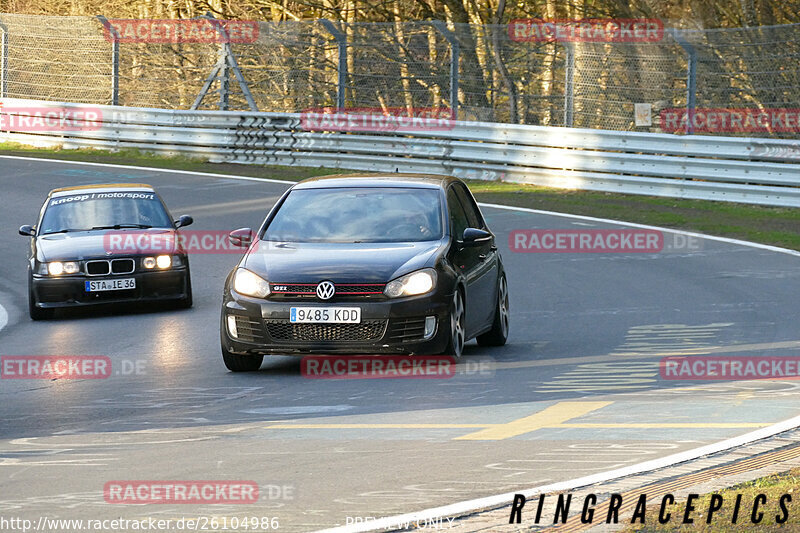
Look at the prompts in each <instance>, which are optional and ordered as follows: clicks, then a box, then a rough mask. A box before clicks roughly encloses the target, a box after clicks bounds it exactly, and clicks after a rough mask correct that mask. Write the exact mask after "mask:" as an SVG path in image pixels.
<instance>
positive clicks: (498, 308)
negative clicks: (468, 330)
mask: <svg viewBox="0 0 800 533" xmlns="http://www.w3.org/2000/svg"><path fill="white" fill-rule="evenodd" d="M509 319H510V316H509V311H508V283H507V282H506V276H505V274H502V275H501V276H500V282H499V283H498V287H497V303H496V304H495V311H494V320H493V321H492V329H490V330H489V331H487V332H486V333H484V334H483V335H478V344H479V345H481V346H503V345H504V344H505V343H506V340H507V339H508V329H509Z"/></svg>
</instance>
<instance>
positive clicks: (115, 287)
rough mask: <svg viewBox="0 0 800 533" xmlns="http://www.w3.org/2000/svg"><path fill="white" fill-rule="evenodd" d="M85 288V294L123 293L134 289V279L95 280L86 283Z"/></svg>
mask: <svg viewBox="0 0 800 533" xmlns="http://www.w3.org/2000/svg"><path fill="white" fill-rule="evenodd" d="M85 288H86V292H100V291H125V290H129V289H135V288H136V278H125V279H95V280H92V281H87V282H86V285H85Z"/></svg>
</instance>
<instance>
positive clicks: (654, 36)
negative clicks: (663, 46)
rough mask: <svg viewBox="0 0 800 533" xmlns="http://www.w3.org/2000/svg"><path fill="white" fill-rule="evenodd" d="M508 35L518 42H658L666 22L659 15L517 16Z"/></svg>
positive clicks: (510, 25) (510, 26)
mask: <svg viewBox="0 0 800 533" xmlns="http://www.w3.org/2000/svg"><path fill="white" fill-rule="evenodd" d="M508 36H509V38H510V39H511V40H512V41H517V42H526V41H533V42H553V41H559V42H590V43H635V42H645V43H647V42H658V41H661V40H662V39H663V38H664V23H663V22H661V21H660V20H658V19H577V20H569V19H550V20H546V19H515V20H512V21H511V23H510V24H509V25H508Z"/></svg>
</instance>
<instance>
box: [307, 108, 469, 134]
mask: <svg viewBox="0 0 800 533" xmlns="http://www.w3.org/2000/svg"><path fill="white" fill-rule="evenodd" d="M454 126H455V120H454V117H453V111H452V109H450V108H446V107H440V108H437V107H424V108H406V107H385V108H383V107H351V108H345V109H336V108H326V107H318V108H312V109H306V110H305V111H303V112H302V113H301V114H300V127H301V128H303V129H304V130H306V131H375V132H379V131H384V132H385V131H398V130H403V131H445V130H452V129H453V127H454Z"/></svg>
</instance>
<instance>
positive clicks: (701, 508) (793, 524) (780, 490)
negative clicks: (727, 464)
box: [623, 468, 800, 533]
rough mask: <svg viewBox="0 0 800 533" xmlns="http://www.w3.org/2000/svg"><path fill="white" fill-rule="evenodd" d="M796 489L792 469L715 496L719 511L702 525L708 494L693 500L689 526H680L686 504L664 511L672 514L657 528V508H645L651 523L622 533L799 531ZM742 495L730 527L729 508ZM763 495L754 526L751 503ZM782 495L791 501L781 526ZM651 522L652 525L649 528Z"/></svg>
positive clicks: (799, 480) (799, 473)
mask: <svg viewBox="0 0 800 533" xmlns="http://www.w3.org/2000/svg"><path fill="white" fill-rule="evenodd" d="M798 487H800V468H795V469H793V470H790V471H788V472H784V473H781V474H774V475H771V476H766V477H763V478H759V479H756V480H753V481H750V482H747V483H743V484H741V485H736V486H734V487H731V488H729V489H725V490H722V491H719V492H716V493H713V494H719V495H720V496H722V498H723V504H722V507H721V508H720V510H719V511H717V512H715V513H714V514H713V515H712V520H711V523H710V524H708V523H706V520H707V518H706V517H707V516H708V514H707V513H708V509H709V504H710V500H711V494H703V495H701V496H700V497H699V498H698V499H697V500H695V502H694V504H693V506H694V509H695V510H694V512H692V513H691V517H692V518H693V519H694V523H692V524H680V522H681V521H682V519H683V516H684V513H685V511H686V501H685V500H683V501H680V502H676V503H675V504H674V505H672V506H670V507H669V508H668V511H669V512H671V513H672V520H670V522H668V523H667V524H663V525H662V524H658V523H657V520H658V519H657V517H658V513H659V510H660V505H654V506H651V507H649V508H648V510H647V513H646V516H647V517H648V518H649V517H655V519H654V520H649V519H648V522H649V523H648V524H645V525H641V524H636V525H634V526H630V527H628V528H626V529H624V530H623V531H624V533H632V532H634V531H636V532H639V533H666V532H672V531H692V532H700V533H712V532H714V533H717V532H721V533H722V532H724V533H739V532H741V533H745V532H750V531H799V530H800V515H798V510H797V509H798V506H797V501H798V497H799V496H800V495H799V494H798ZM738 494H741V495H742V500H741V502H742V503H741V506H740V510H739V516H738V520H737V523H736V524H732V523H731V521H732V516H733V508H734V506H735V502H736V497H737V495H738ZM760 494H763V495H764V496H765V497H766V498H767V499H766V503H764V504H763V505H762V504H760V505H759V509H758V511H759V512H762V513H763V519H762V521H761V522H759V523H757V524H754V523H753V521H752V520H751V514H752V512H753V502H754V501H755V499H756V497H757V496H758V495H760ZM784 494H789V495H791V497H792V501H791V502H787V503H786V507H787V510H788V520H786V521H785V523H783V524H778V523H777V522H776V517H777V516H781V517H783V516H782V515H783V513H782V512H781V509H780V507H779V505H778V502H779V500H780V498H781V496H783V495H784ZM652 522H656V523H655V524H653V523H652Z"/></svg>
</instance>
